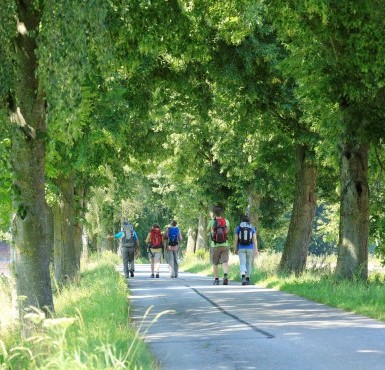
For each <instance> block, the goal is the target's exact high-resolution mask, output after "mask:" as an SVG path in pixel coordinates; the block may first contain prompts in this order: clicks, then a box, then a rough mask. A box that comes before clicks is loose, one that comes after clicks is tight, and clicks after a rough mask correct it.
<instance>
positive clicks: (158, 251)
mask: <svg viewBox="0 0 385 370" xmlns="http://www.w3.org/2000/svg"><path fill="white" fill-rule="evenodd" d="M150 251H151V253H150V252H149V253H148V258H149V259H151V258H154V259H156V260H160V258H161V257H162V248H150Z"/></svg>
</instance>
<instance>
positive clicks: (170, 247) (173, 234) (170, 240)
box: [164, 220, 183, 278]
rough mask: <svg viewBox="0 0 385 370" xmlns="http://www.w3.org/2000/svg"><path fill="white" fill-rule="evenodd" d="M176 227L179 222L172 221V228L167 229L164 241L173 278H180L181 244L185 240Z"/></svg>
mask: <svg viewBox="0 0 385 370" xmlns="http://www.w3.org/2000/svg"><path fill="white" fill-rule="evenodd" d="M176 225H177V222H176V221H175V220H173V221H171V224H170V226H169V227H168V228H167V229H166V231H165V233H164V240H165V244H166V250H167V262H168V266H169V268H170V277H171V278H177V277H178V272H179V264H178V251H179V243H180V241H181V240H182V239H183V237H182V233H181V232H180V230H179V227H178V226H176Z"/></svg>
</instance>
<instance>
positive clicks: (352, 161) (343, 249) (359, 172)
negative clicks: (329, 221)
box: [335, 142, 369, 279]
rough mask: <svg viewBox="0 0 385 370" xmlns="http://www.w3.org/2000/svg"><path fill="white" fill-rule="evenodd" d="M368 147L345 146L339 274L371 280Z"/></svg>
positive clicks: (347, 144) (343, 149) (343, 150)
mask: <svg viewBox="0 0 385 370" xmlns="http://www.w3.org/2000/svg"><path fill="white" fill-rule="evenodd" d="M368 152H369V145H366V144H359V145H357V144H354V143H352V142H346V143H343V145H342V156H341V157H342V158H341V205H340V233H339V243H338V259H337V267H336V272H335V273H336V275H337V276H340V277H343V278H348V279H350V278H352V277H353V276H354V275H356V276H359V277H361V278H362V279H367V277H368V235H369V186H368Z"/></svg>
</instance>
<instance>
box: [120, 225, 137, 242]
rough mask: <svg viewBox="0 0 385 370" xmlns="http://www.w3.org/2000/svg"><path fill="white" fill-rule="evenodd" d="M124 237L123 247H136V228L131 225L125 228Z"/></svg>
mask: <svg viewBox="0 0 385 370" xmlns="http://www.w3.org/2000/svg"><path fill="white" fill-rule="evenodd" d="M122 231H123V233H124V236H123V238H122V247H134V246H135V240H134V227H133V226H132V225H131V224H128V225H124V226H123V230H122Z"/></svg>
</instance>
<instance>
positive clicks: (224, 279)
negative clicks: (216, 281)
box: [223, 277, 229, 285]
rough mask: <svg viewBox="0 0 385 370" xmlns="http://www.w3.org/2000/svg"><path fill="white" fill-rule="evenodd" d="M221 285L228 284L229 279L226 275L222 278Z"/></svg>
mask: <svg viewBox="0 0 385 370" xmlns="http://www.w3.org/2000/svg"><path fill="white" fill-rule="evenodd" d="M223 285H229V279H228V278H227V277H225V278H223Z"/></svg>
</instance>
